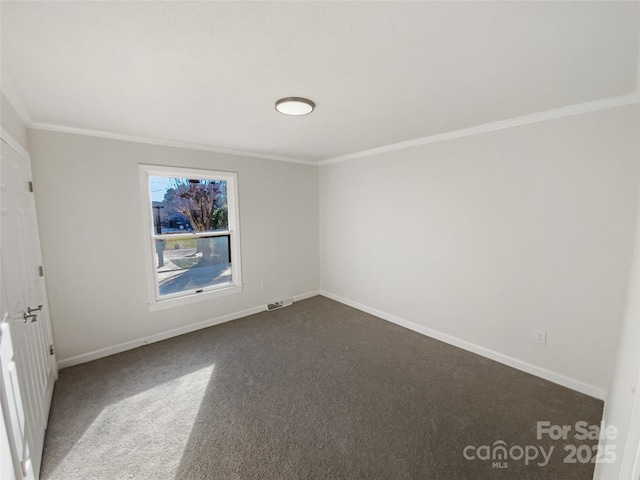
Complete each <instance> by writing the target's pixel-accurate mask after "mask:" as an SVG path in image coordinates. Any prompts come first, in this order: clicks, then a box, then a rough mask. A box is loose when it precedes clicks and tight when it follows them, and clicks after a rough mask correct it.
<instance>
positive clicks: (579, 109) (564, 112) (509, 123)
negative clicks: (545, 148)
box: [318, 92, 640, 166]
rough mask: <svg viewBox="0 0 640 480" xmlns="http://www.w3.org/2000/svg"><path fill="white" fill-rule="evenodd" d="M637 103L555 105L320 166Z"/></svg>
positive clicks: (638, 98) (634, 99) (632, 97)
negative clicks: (547, 108) (550, 107)
mask: <svg viewBox="0 0 640 480" xmlns="http://www.w3.org/2000/svg"><path fill="white" fill-rule="evenodd" d="M635 103H640V92H636V93H632V94H629V95H622V96H619V97H611V98H604V99H602V100H596V101H593V102H586V103H580V104H578V105H570V106H567V107H562V108H556V109H553V110H546V111H544V112H538V113H533V114H531V115H524V116H522V117H515V118H511V119H508V120H500V121H498V122H492V123H486V124H484V125H477V126H475V127H469V128H463V129H461V130H453V131H450V132H445V133H438V134H436V135H430V136H428V137H422V138H416V139H414V140H408V141H406V142H400V143H394V144H391V145H385V146H382V147H377V148H372V149H370V150H362V151H361V152H355V153H349V154H347V155H340V156H338V157H333V158H327V159H325V160H321V161H319V162H318V165H319V166H322V165H329V164H331V163H338V162H344V161H347V160H353V159H355V158H362V157H368V156H370V155H377V154H379V153H386V152H392V151H394V150H403V149H405V148H411V147H417V146H419V145H425V144H427V143H436V142H443V141H446V140H452V139H454V138H460V137H468V136H470V135H478V134H481V133H487V132H494V131H496V130H504V129H506V128H511V127H517V126H520V125H528V124H530V123H538V122H544V121H546V120H553V119H556V118H562V117H569V116H572V115H579V114H582V113H589V112H595V111H598V110H606V109H608V108H616V107H623V106H626V105H633V104H635Z"/></svg>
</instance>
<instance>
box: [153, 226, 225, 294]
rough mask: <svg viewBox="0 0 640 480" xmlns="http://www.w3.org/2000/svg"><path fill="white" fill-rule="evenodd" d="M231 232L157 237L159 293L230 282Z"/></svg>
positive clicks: (171, 292) (186, 290)
mask: <svg viewBox="0 0 640 480" xmlns="http://www.w3.org/2000/svg"><path fill="white" fill-rule="evenodd" d="M229 240H230V237H229V235H222V236H219V237H203V238H180V239H175V240H174V239H171V240H156V242H155V244H156V254H157V260H156V262H157V263H156V268H157V271H158V289H159V291H160V296H161V297H162V296H164V295H172V294H175V293H179V292H188V291H192V290H199V289H202V288H207V287H211V286H215V285H223V284H229V283H231V281H232V278H231V252H230V250H229V245H230V241H229Z"/></svg>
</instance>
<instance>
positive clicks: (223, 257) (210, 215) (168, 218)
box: [140, 165, 242, 309]
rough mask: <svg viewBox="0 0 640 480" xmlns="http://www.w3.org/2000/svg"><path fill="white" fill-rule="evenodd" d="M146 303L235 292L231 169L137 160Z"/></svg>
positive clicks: (235, 207)
mask: <svg viewBox="0 0 640 480" xmlns="http://www.w3.org/2000/svg"><path fill="white" fill-rule="evenodd" d="M140 179H141V188H142V194H143V195H142V196H143V204H144V216H145V233H146V235H147V245H148V249H149V252H148V257H149V259H150V262H149V264H150V266H151V267H152V268H150V270H151V271H150V278H151V280H152V281H151V282H150V292H149V293H150V306H151V308H152V309H160V308H164V307H165V306H173V305H180V304H184V303H190V302H192V301H197V300H200V299H201V298H209V297H211V296H216V295H226V294H229V293H236V292H239V291H240V290H241V288H242V281H241V268H240V232H239V228H238V227H239V220H238V199H237V174H235V173H229V172H216V171H211V170H195V169H186V168H177V167H175V168H174V167H161V166H152V165H140Z"/></svg>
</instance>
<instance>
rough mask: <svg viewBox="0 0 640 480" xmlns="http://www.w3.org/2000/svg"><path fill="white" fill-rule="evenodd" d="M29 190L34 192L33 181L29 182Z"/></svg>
mask: <svg viewBox="0 0 640 480" xmlns="http://www.w3.org/2000/svg"><path fill="white" fill-rule="evenodd" d="M29 192H30V193H33V182H29Z"/></svg>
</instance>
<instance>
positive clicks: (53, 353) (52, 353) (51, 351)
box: [49, 344, 56, 355]
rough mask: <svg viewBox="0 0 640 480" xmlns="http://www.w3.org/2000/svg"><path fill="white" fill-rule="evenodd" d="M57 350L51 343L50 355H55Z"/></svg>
mask: <svg viewBox="0 0 640 480" xmlns="http://www.w3.org/2000/svg"><path fill="white" fill-rule="evenodd" d="M55 354H56V351H55V350H54V349H53V344H51V345H49V355H55Z"/></svg>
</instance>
